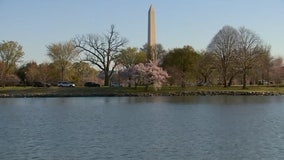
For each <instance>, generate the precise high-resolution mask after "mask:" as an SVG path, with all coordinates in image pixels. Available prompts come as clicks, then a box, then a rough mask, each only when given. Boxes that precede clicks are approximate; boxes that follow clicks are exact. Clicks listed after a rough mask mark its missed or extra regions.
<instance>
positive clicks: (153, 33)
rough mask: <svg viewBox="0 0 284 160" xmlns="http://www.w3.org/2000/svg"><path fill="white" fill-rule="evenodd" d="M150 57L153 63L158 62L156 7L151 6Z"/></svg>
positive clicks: (149, 26) (149, 25)
mask: <svg viewBox="0 0 284 160" xmlns="http://www.w3.org/2000/svg"><path fill="white" fill-rule="evenodd" d="M148 47H149V49H148V56H149V59H150V60H151V61H154V62H155V61H156V59H157V58H156V57H157V56H156V24H155V12H154V7H153V6H152V5H151V6H150V9H149V12H148Z"/></svg>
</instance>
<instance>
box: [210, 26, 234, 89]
mask: <svg viewBox="0 0 284 160" xmlns="http://www.w3.org/2000/svg"><path fill="white" fill-rule="evenodd" d="M237 47H238V31H237V30H236V29H235V28H233V27H231V26H224V27H223V28H222V29H221V30H220V31H219V32H218V33H217V34H216V35H215V36H214V37H213V39H212V41H211V43H210V44H209V45H208V48H207V52H208V53H212V54H213V55H214V57H215V59H216V61H217V62H216V63H215V64H216V68H217V69H218V70H219V72H220V74H221V77H222V81H223V85H224V87H227V85H228V82H229V83H230V81H231V80H232V79H233V77H234V76H235V75H236V74H237V72H238V70H237V68H235V65H234V61H235V57H236V51H237Z"/></svg>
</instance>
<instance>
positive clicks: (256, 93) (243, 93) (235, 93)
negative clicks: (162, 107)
mask: <svg viewBox="0 0 284 160" xmlns="http://www.w3.org/2000/svg"><path fill="white" fill-rule="evenodd" d="M221 95H227V96H283V95H284V93H281V92H260V91H182V92H167V93H152V92H143V93H64V94H63V93H52V94H50V93H19V94H9V93H2V94H0V98H25V97H26V98H28V97H31V98H32V97H153V96H221Z"/></svg>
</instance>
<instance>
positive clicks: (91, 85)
mask: <svg viewBox="0 0 284 160" xmlns="http://www.w3.org/2000/svg"><path fill="white" fill-rule="evenodd" d="M84 86H85V87H100V86H101V85H100V84H98V83H96V82H86V83H85V84H84Z"/></svg>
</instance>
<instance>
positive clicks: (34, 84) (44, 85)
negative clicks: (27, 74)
mask: <svg viewBox="0 0 284 160" xmlns="http://www.w3.org/2000/svg"><path fill="white" fill-rule="evenodd" d="M33 86H34V87H50V84H49V83H43V82H38V81H36V82H33Z"/></svg>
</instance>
